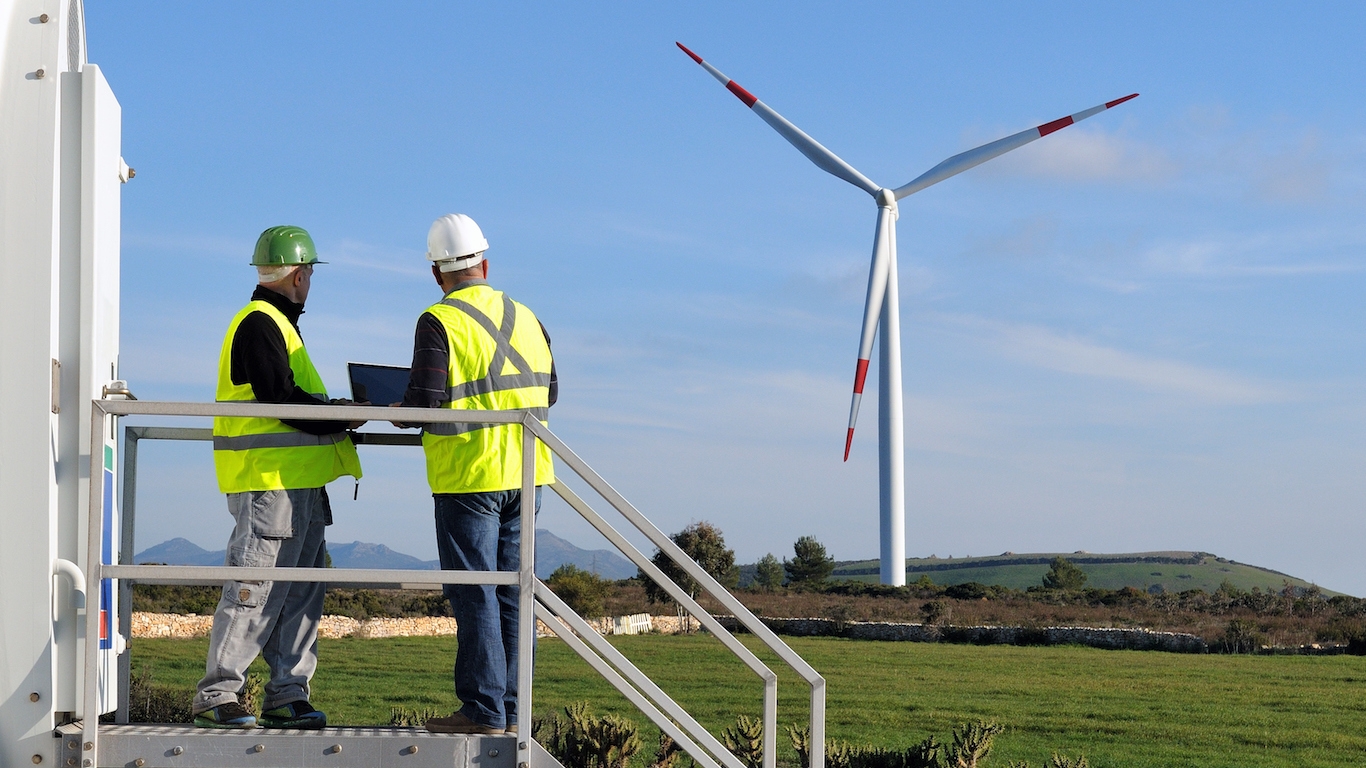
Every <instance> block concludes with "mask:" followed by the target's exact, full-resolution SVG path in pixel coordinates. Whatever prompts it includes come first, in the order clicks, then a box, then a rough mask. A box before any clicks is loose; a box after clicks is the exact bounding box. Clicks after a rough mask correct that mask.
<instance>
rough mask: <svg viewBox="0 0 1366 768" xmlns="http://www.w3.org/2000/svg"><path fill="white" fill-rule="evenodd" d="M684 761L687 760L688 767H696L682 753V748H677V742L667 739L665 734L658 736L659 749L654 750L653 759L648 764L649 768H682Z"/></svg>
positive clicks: (694, 762)
mask: <svg viewBox="0 0 1366 768" xmlns="http://www.w3.org/2000/svg"><path fill="white" fill-rule="evenodd" d="M684 760H687V761H688V763H689V765H693V766H695V765H697V763H696V761H694V760H692V759H691V758H689V757H688V756H687V755H686V754H685V753H684V752H683V748H682V747H680V746H678V742H676V741H674V740H673V739H671V738H669V735H668V734H667V733H661V734H659V749H656V750H655V759H654V762H652V763H650V768H682V762H683V761H684Z"/></svg>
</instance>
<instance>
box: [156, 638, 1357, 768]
mask: <svg viewBox="0 0 1366 768" xmlns="http://www.w3.org/2000/svg"><path fill="white" fill-rule="evenodd" d="M742 639H744V641H745V642H746V643H747V644H749V645H750V647H752V648H754V649H755V650H756V652H757V653H759V655H760V657H761V658H764V659H765V660H766V661H769V662H770V666H772V667H773V668H774V669H778V670H779V675H780V678H779V699H780V700H779V723H780V725H785V724H787V723H793V722H801V721H804V720H805V719H806V718H807V716H808V709H807V707H808V696H809V691H808V689H807V687H806V685H805V684H804V683H802V682H801V681H800V680H799V679H798V678H797V677H796V675H795V674H793V673H791V672H790V671H788V670H786V668H780V664H779V662H777V660H776V659H774V658H772V657H771V655H770V654H768V653H767V652H766V651H761V650H760V648H761V646H759V645H758V644H757V643H756V642H754V640H753V638H752V637H748V636H743V638H742ZM612 642H613V643H614V644H615V645H616V646H617V647H618V648H620V649H621V650H622V652H623V653H625V654H626V655H627V656H628V657H629V658H631V659H632V661H633V662H635V663H636V664H637V665H638V666H639V667H640V668H641V669H643V670H645V671H646V672H647V673H648V674H650V675H651V676H652V677H653V678H654V679H655V680H656V681H657V682H658V683H659V684H660V685H661V687H663V688H664V689H665V690H666V691H668V692H669V693H670V694H671V695H672V696H674V697H675V698H676V699H677V700H679V701H680V702H681V703H682V704H684V705H685V706H686V707H687V708H688V709H689V711H691V712H692V713H693V714H694V716H696V717H697V719H698V720H699V721H701V722H702V723H703V724H704V725H706V726H708V727H709V728H711V729H712V731H713V732H714V733H718V734H719V733H720V730H721V729H722V728H724V727H726V726H728V725H731V724H732V723H733V722H734V718H735V716H736V715H737V714H749V715H753V716H757V715H759V713H760V702H761V688H760V684H759V681H758V678H757V677H755V676H754V675H753V673H751V672H749V671H748V670H747V669H746V668H744V667H743V666H742V665H741V664H740V663H739V662H738V661H737V660H735V659H734V658H733V657H732V656H730V655H729V653H727V652H726V651H725V650H724V649H723V648H722V647H721V646H720V644H719V643H718V642H716V640H715V639H714V638H711V637H710V636H707V635H705V634H704V635H692V636H661V635H645V636H638V637H616V638H612ZM788 642H789V643H790V645H792V647H793V648H794V649H795V650H796V651H797V652H798V653H800V654H801V655H802V656H803V657H804V658H805V659H807V660H808V661H809V662H810V663H811V664H812V665H813V666H814V667H815V668H816V669H817V670H819V671H820V672H821V674H822V675H823V676H824V677H825V679H826V681H827V685H828V698H827V709H828V718H827V723H828V728H829V736H830V738H832V739H840V740H844V741H848V742H851V743H855V744H864V743H867V744H874V745H877V746H886V747H907V746H910V745H912V744H914V743H916V742H919V741H920V740H921V739H923V738H924V737H925V736H927V735H930V734H935V735H937V736H939V737H940V739H941V740H946V739H947V737H948V734H949V732H950V731H951V729H952V728H953V727H954V726H955V725H956V724H958V723H960V722H963V721H966V720H975V719H979V718H981V719H986V720H993V721H997V722H1000V723H1002V724H1004V725H1006V726H1007V728H1008V730H1007V731H1006V732H1005V733H1004V734H1003V735H1002V736H1000V737H998V739H997V741H996V749H995V750H994V752H993V753H992V755H991V757H990V759H989V761H988V763H987V765H989V766H1001V767H1002V768H1004V766H1006V765H1007V764H1009V762H1011V761H1013V760H1028V761H1030V763H1031V764H1032V765H1034V766H1040V765H1043V764H1044V763H1045V761H1047V760H1048V758H1049V757H1050V756H1051V755H1052V753H1053V752H1061V753H1063V754H1065V755H1069V756H1072V757H1075V756H1076V755H1077V754H1079V753H1080V754H1084V755H1085V756H1086V757H1087V758H1088V760H1089V761H1090V763H1091V765H1092V766H1096V767H1097V768H1103V767H1105V766H1115V767H1119V766H1124V767H1130V768H1143V767H1145V766H1208V767H1210V768H1213V767H1215V766H1228V767H1229V768H1235V767H1236V768H1247V767H1248V766H1265V767H1271V766H1287V768H1289V767H1291V766H1293V767H1295V768H1305V767H1308V766H1346V765H1363V764H1366V658H1363V657H1356V656H1322V657H1310V656H1231V655H1183V654H1167V653H1157V652H1133V651H1104V650H1097V649H1091V648H1080V647H1070V646H1064V647H1013V646H966V645H941V644H923V643H881V642H868V641H852V640H842V639H832V638H790V639H788ZM319 646H320V648H319V654H320V657H321V661H320V664H319V669H318V672H317V675H316V676H315V678H314V692H313V703H314V704H315V705H316V706H318V707H319V708H320V709H323V710H324V711H326V712H327V713H328V716H329V719H330V721H331V722H332V723H333V724H336V725H376V724H387V723H388V722H389V716H390V709H391V707H395V706H405V707H410V708H422V707H432V708H437V709H443V710H449V709H451V708H454V707H455V705H456V700H455V696H454V691H453V688H452V683H451V667H452V663H453V660H454V653H455V640H454V638H393V639H385V640H366V639H352V638H345V639H339V640H322V641H320V642H319ZM206 648H207V640H204V639H197V640H148V639H140V640H136V641H134V644H133V668H134V670H135V671H137V670H138V669H139V668H140V667H142V666H144V665H146V666H148V667H150V668H151V669H152V671H153V674H154V676H155V679H156V682H157V683H159V684H163V685H170V686H174V687H176V688H181V689H183V690H184V691H185V695H186V696H187V697H188V696H189V695H190V692H191V691H192V690H193V686H194V682H195V681H196V680H197V679H198V678H199V676H200V675H201V674H203V669H204V654H205V650H206ZM259 664H260V662H259V661H258V665H259ZM261 671H262V672H264V668H263V667H262V668H261ZM580 699H584V700H588V701H589V702H591V704H592V707H593V709H594V710H595V711H597V712H600V713H609V712H610V713H617V714H620V715H623V716H626V717H628V718H631V719H633V720H635V721H636V722H637V723H639V724H640V725H641V726H642V730H643V731H644V734H645V738H646V749H645V750H644V751H643V752H642V755H641V756H640V757H638V758H637V762H638V764H639V765H642V766H643V765H645V764H646V761H645V760H644V758H645V757H648V753H652V752H653V749H652V747H653V744H654V740H655V738H656V735H655V734H656V733H657V732H656V731H654V729H653V728H649V727H646V726H648V722H647V721H646V719H645V717H644V716H643V715H641V714H640V713H639V712H638V711H636V710H635V709H634V708H633V707H632V706H631V705H630V704H629V703H627V702H626V700H625V699H624V698H623V697H622V696H621V695H620V694H618V693H617V692H616V691H615V690H613V689H612V688H611V687H610V686H609V685H608V684H607V683H606V682H604V681H603V680H602V679H601V678H599V677H598V676H597V675H596V674H595V673H594V672H592V670H590V669H589V668H588V666H587V665H586V664H584V663H583V662H582V661H581V660H580V659H579V658H578V657H577V656H575V655H574V653H573V652H572V651H571V650H570V649H569V648H568V647H567V646H566V645H565V644H564V643H563V642H560V641H559V640H555V639H550V640H545V639H543V640H541V641H540V643H539V647H538V651H537V659H536V687H535V702H534V706H533V710H534V712H535V713H536V714H537V715H544V714H548V713H550V712H552V711H558V710H559V709H560V708H562V707H563V706H564V705H565V704H567V703H570V702H573V701H576V700H580ZM779 744H780V754H779V760H780V761H784V762H788V763H795V755H794V753H793V752H792V750H791V747H790V746H789V745H788V744H787V738H786V736H785V735H782V734H780V737H779Z"/></svg>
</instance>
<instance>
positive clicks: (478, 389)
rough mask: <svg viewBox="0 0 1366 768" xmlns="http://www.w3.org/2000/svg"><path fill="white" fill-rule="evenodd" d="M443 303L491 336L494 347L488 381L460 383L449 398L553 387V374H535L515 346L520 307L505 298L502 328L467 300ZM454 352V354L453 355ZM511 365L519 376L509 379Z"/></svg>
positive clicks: (449, 299) (484, 378) (449, 391)
mask: <svg viewBox="0 0 1366 768" xmlns="http://www.w3.org/2000/svg"><path fill="white" fill-rule="evenodd" d="M441 303H442V304H444V305H446V306H448V307H452V308H454V309H457V310H460V311H461V312H463V313H464V314H465V315H467V316H469V318H470V319H471V320H473V321H474V322H475V323H476V324H477V325H479V327H481V328H483V329H484V331H485V332H486V333H488V335H489V336H490V337H491V338H492V339H493V343H494V351H493V357H492V359H490V360H489V369H488V372H487V373H486V374H485V375H484V377H483V378H480V379H475V380H473V381H466V382H459V383H457V384H455V385H454V386H451V387H449V388H448V389H447V391H446V396H447V398H449V399H450V400H459V399H461V398H465V397H473V396H475V395H483V394H487V393H489V392H500V391H502V390H506V389H521V388H524V387H549V386H550V374H549V373H539V372H537V371H534V370H532V368H531V365H530V364H529V363H528V362H527V361H526V358H525V357H523V356H522V353H521V352H518V351H517V348H516V347H514V346H512V331H513V329H514V328H516V325H517V305H516V304H515V303H513V301H512V299H510V298H508V295H507V294H503V322H502V324H501V325H494V324H493V319H492V318H490V317H489V316H488V315H486V314H484V313H483V312H481V311H479V309H478V308H477V307H475V306H474V305H473V304H470V303H469V302H467V301H464V300H463V299H457V298H455V297H454V296H447V297H446V298H444V299H442V300H441ZM454 351H455V350H452V352H454ZM508 363H511V364H512V367H513V368H516V369H517V371H518V372H517V373H512V374H506V375H505V374H504V373H503V368H504V367H505V366H506V365H507V364H508Z"/></svg>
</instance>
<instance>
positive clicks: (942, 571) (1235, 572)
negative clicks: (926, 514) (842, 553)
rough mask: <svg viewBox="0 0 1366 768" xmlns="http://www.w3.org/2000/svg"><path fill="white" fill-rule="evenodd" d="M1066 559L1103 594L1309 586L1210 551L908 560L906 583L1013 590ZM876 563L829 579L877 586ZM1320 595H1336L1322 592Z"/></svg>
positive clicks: (853, 566) (851, 564) (856, 565)
mask: <svg viewBox="0 0 1366 768" xmlns="http://www.w3.org/2000/svg"><path fill="white" fill-rule="evenodd" d="M1059 556H1061V557H1065V558H1067V559H1068V560H1071V561H1072V562H1073V563H1075V564H1076V565H1077V567H1079V568H1081V569H1082V571H1084V572H1085V573H1086V577H1087V580H1086V586H1088V587H1101V588H1104V589H1120V588H1123V587H1134V588H1136V589H1143V590H1150V591H1166V592H1184V591H1185V590H1188V589H1203V590H1205V591H1206V592H1213V591H1214V590H1216V589H1218V588H1219V585H1220V584H1222V583H1223V582H1225V581H1228V582H1229V583H1230V584H1232V585H1233V586H1235V587H1237V588H1239V589H1242V590H1250V589H1252V588H1253V587H1258V588H1260V589H1262V590H1267V589H1271V590H1274V591H1280V589H1281V588H1282V587H1283V586H1284V583H1285V582H1290V583H1291V584H1293V585H1295V586H1298V587H1307V586H1309V585H1310V584H1309V582H1307V581H1304V580H1303V579H1297V578H1295V577H1293V576H1290V575H1288V574H1284V573H1281V572H1279V571H1273V570H1271V569H1270V568H1262V567H1259V566H1255V565H1248V564H1247V563H1239V562H1235V561H1233V560H1229V559H1226V558H1223V557H1219V556H1217V555H1213V554H1210V553H1209V552H1184V551H1172V552H1134V553H1129V554H1097V553H1092V552H1064V553H1051V552H1050V553H1033V554H1018V555H1017V554H1015V553H1014V552H1005V553H1002V554H1000V555H996V556H994V557H962V558H954V557H950V558H935V557H928V558H908V559H907V560H906V580H907V581H908V582H913V581H915V580H916V579H919V578H920V577H921V576H928V577H929V578H930V580H931V581H933V582H934V583H936V584H940V585H952V584H964V583H967V582H970V581H976V582H980V583H982V584H1000V585H1001V586H1005V587H1011V588H1013V589H1025V588H1027V587H1032V586H1037V585H1039V584H1041V583H1042V582H1043V575H1044V574H1045V573H1047V572H1048V564H1049V562H1050V561H1052V560H1053V558H1055V557H1059ZM877 577H878V562H877V561H876V560H859V561H848V562H840V563H837V564H836V567H835V572H834V575H833V578H836V579H848V580H853V581H871V582H876V581H877ZM1324 593H1325V594H1330V595H1331V594H1337V593H1334V592H1329V591H1328V590H1324Z"/></svg>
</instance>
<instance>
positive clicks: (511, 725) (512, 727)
mask: <svg viewBox="0 0 1366 768" xmlns="http://www.w3.org/2000/svg"><path fill="white" fill-rule="evenodd" d="M507 732H508V733H511V734H512V735H514V736H515V735H517V724H516V723H508V727H507Z"/></svg>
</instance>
